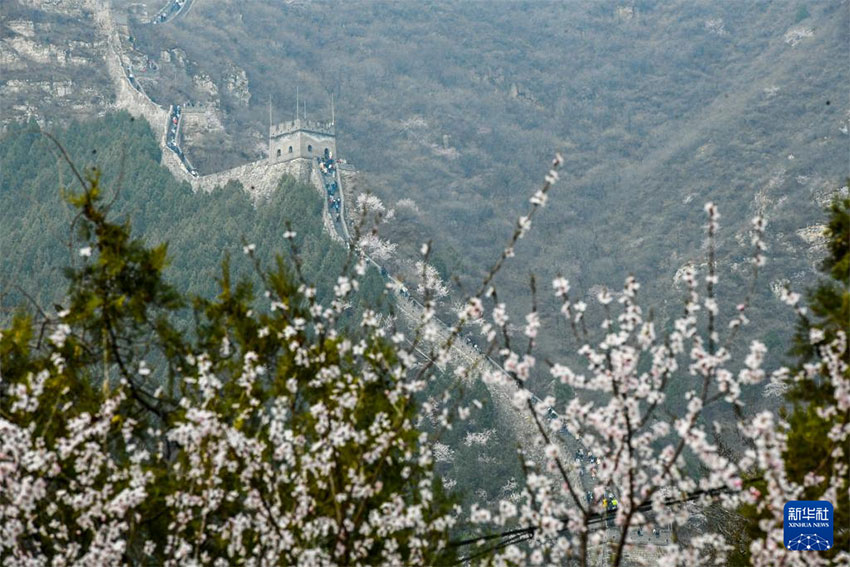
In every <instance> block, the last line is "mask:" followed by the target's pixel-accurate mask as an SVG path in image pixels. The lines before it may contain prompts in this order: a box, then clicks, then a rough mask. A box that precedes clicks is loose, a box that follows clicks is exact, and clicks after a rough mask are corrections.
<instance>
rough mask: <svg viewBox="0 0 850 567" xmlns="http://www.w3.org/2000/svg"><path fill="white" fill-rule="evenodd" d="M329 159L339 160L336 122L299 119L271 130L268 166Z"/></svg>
mask: <svg viewBox="0 0 850 567" xmlns="http://www.w3.org/2000/svg"><path fill="white" fill-rule="evenodd" d="M330 156H336V134H335V132H334V125H333V122H315V121H313V120H307V119H302V118H296V119H295V120H289V121H287V122H281V123H279V124H274V125H272V126H271V127H270V129H269V163H280V162H285V161H290V160H293V159H298V158H307V159H313V158H316V157H330Z"/></svg>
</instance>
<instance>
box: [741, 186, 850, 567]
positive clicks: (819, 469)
mask: <svg viewBox="0 0 850 567" xmlns="http://www.w3.org/2000/svg"><path fill="white" fill-rule="evenodd" d="M825 236H826V238H827V250H828V255H827V257H826V258H825V260H824V262H823V264H822V268H821V269H822V271H823V273H824V275H825V276H826V278H825V279H823V280H822V281H821V282H820V283H819V284H818V285H817V286H816V287H814V288H813V289H811V290H809V296H808V310H807V312H805V313H804V314H801V315H800V319H799V321H798V328H797V334H796V337H795V340H794V345H793V348H792V354H794V355H795V356H796V357H797V359H798V361H799V362H798V366H797V371H798V372H800V374H799V375H800V376H802V378H801V379H792V380H789V390H788V391H787V392H786V395H785V399H786V401H787V402H788V404H789V405H790V409H783V411H782V413H783V415H784V416H785V417H786V419H787V422H788V425H789V430H788V432H787V452H786V453H785V454H784V455H783V458H784V463H785V471H786V473H787V475H788V479H789V480H791V481H793V482H795V483H798V484H799V485H805V486H806V488H805V489H804V491H803V494H801V495H800V496H799V499H800V500H816V499H818V498H819V497H820V496H821V495H823V494H824V492H825V491H826V489H827V488H828V487H830V486H836V487H837V490H836V492H835V500H834V501H833V502H832V504H833V506H834V510H835V517H834V526H835V532H834V534H835V545H834V547H833V548H832V549H831V550H830V551H828V552H825V555H826V556H827V557H829V558H834V557H835V555H836V554H837V553H838V552H840V551H842V550H847V549H848V548H850V529H848V526H850V497H848V489H850V479H848V478H847V476H846V474H844V473H842V472H841V471H842V470H843V471H845V472H846V471H847V470H848V467H849V466H850V443H848V442H847V441H844V442H841V443H839V442H837V441H835V439H834V437H833V436H832V435H830V431H831V430H835V429H836V428H837V429H839V430H840V429H842V428H846V427H848V424H850V416H848V413H847V412H846V411H845V412H841V411H838V412H833V413H829V412H824V410H825V409H826V408H827V407H835V405H836V404H839V405H840V403H842V402H840V401H839V400H838V397H839V396H843V397H845V398H846V396H847V394H846V393H845V392H838V391H837V390H836V388H835V384H834V382H833V381H832V380H830V379H829V376H830V372H831V371H830V369H829V368H827V364H828V359H827V358H826V357H825V356H824V355H822V354H821V353H820V352H818V349H822V348H825V345H827V344H829V343H831V342H832V341H834V340H836V339H837V338H838V334H839V332H840V333H843V334H844V336H845V337H846V336H847V333H848V331H850V198H847V197H836V198H835V199H834V201H833V202H832V204H831V206H830V208H829V222H828V224H827V228H826V231H825ZM842 356H843V362H844V364H845V365H848V364H850V351H848V350H845V351H844V354H843V355H842ZM847 367H848V366H845V368H847ZM807 368H808V369H809V370H810V371H809V372H806V369H807ZM844 378H845V379H846V378H850V373H848V372H847V371H845V373H844ZM842 474H843V476H837V475H842ZM807 476H811V477H813V478H815V479H817V480H815V481H814V482H810V483H804V480H805V479H806V477H807ZM754 488H756V489H757V490H758V491H760V493H761V494H767V490H768V487H767V486H766V485H765V483H764V482H756V483H754ZM741 514H742V516H743V518H744V519H745V520H746V521H745V522H744V523H743V525H742V526H741V531H740V533H739V535H738V536H737V541H736V542H735V543H736V545H735V548H736V553H735V555H734V556H733V559H734V560H733V562H732V564H733V565H743V564H746V563H747V562H748V561H747V558H748V556H749V551H748V548H747V543H748V541H751V540H752V539H755V538H756V537H759V536H760V535H762V534H761V532H760V528H759V526H758V521H759V520H760V519H762V518H761V516H759V514H758V513H757V511H756V507H755V506H753V505H745V506H743V507H742V509H741Z"/></svg>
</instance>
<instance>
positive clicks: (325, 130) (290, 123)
mask: <svg viewBox="0 0 850 567" xmlns="http://www.w3.org/2000/svg"><path fill="white" fill-rule="evenodd" d="M296 130H309V131H310V132H315V133H316V134H324V135H326V136H335V135H336V134H335V132H334V125H333V123H332V122H319V121H318V120H304V119H301V118H296V119H295V120H287V121H286V122H279V123H277V124H274V125H272V127H271V129H270V130H269V136H270V137H275V136H284V135H286V134H292V133H294V132H295V131H296Z"/></svg>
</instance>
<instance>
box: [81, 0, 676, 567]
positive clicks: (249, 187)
mask: <svg viewBox="0 0 850 567" xmlns="http://www.w3.org/2000/svg"><path fill="white" fill-rule="evenodd" d="M87 4H88V5H89V7H90V8H91V9H92V12H93V14H94V19H95V24H96V26H97V28H98V30H99V31H100V32H101V34H103V36H104V37H105V38H106V40H107V44H108V49H107V52H106V66H107V69H108V72H109V76H110V78H111V80H112V82H113V85H114V89H115V102H114V108H115V109H119V110H126V111H127V112H129V113H130V114H131V115H132V116H134V117H136V118H142V119H144V120H146V121H147V122H148V123H149V124H150V126H151V128H152V129H153V130H154V132H155V133H156V135H157V136H158V138H159V145H160V147H161V149H162V158H161V163H162V165H163V166H164V167H166V168H167V169H168V170H169V171H170V172H171V173H172V174H173V175H174V176H175V177H176V178H177V179H180V180H183V181H185V182H187V183H189V184H190V185H191V187H192V189H193V190H194V191H205V192H212V191H214V190H216V189H217V188H222V187H224V186H226V185H227V184H228V183H230V182H238V183H240V184H241V186H242V188H243V191H245V193H246V194H247V196H248V197H249V198H251V199H252V201H254V203H255V204H260V203H261V202H262V201H263V200H264V199H266V198H268V197H269V196H270V195H272V193H273V192H274V191H275V189H276V187H277V185H278V183H279V180H280V179H281V177H282V176H284V175H290V176H292V177H295V178H296V179H298V180H300V181H302V182H307V183H309V184H310V185H312V186H313V187H315V188H316V189H317V191H318V192H319V194H320V195H322V196H323V197H324V184H323V181H322V179H321V175H320V173H319V169H318V167H316V164H315V161H314V160H313V159H308V158H306V157H302V158H297V159H291V160H289V161H275V160H274V159H272V150H271V145H270V148H269V157H268V158H267V159H264V160H259V161H256V162H250V163H245V164H242V165H239V166H236V167H233V168H231V169H228V170H225V171H221V172H217V173H211V174H207V175H199V176H197V177H195V176H193V175H191V174H190V172H189V171H187V169H186V167H185V166H184V164H183V163H182V162H181V160H180V158H179V157H178V156H177V155H176V154H175V153H174V152H173V151H171V150H170V149H169V148H168V147H167V145H166V139H167V133H168V128H169V125H170V121H169V117H170V115H171V113H170V108H165V107H163V106H161V105H159V104H157V103H155V102H154V101H153V100H152V99H151V98H150V97H148V96H147V95H146V94H145V93H144V92H143V91H142V90H141V89H138V88H135V87H134V86H133V84H131V81H130V79H129V77H128V75H127V72H126V69H127V65H125V64H124V61H123V54H122V47H121V41H120V37H119V33H118V29H117V26H116V24H115V21H114V18H113V14H112V8H111V5H110V2H109V0H88V1H87ZM190 5H191V2H190ZM271 134H272V132H270V137H271ZM290 150H291V148H290ZM277 155H280V153H278V154H277ZM356 175H357V173H356V171H355V170H354V168H352V167H347V168H345V170H340V168H337V179H338V181H339V184H340V193H341V200H342V202H343V203H344V202H345V201H351V200H352V199H353V197H354V195H353V194H352V192H351V190H350V189H349V188H347V187H349V186H350V185H351V184H350V183H348V181H350V180H352V179H353V178H354V177H356ZM343 181H346V182H345V183H344V182H343ZM343 207H344V205H343ZM344 212H345V209H344V208H343V213H344ZM343 218H345V217H344V215H343ZM323 224H324V228H325V230H326V232H328V234H330V235H331V237H332V238H333V239H334V240H336V241H338V242H340V243H341V244H344V245H349V244H350V242H349V236H348V229H347V225H345V221H343V225H344V226H345V228H344V230H343V231H342V232H340V231H338V230H337V229H336V228H335V227H334V223H333V220H332V218H331V214H330V212H329V210H328V203H327V200H326V199H325V206H324V214H323ZM369 260H370V261H371V262H372V264H374V265H375V266H376V267H377V268H378V269H380V266H379V265H378V264H377V263H375V262H374V261H372V260H371V259H369ZM396 283H397V284H399V283H400V282H396ZM395 306H396V309H395V311H396V315H397V316H398V317H399V319H400V320H401V321H403V322H404V324H405V325H406V326H407V327H408V328H410V329H417V328H420V326H421V325H422V322H423V321H425V309H424V306H423V305H422V304H421V303H419V302H418V301H416V300H415V299H412V298H403V297H401V296H398V297H397V301H396V304H395ZM428 324H429V325H431V330H430V332H429V333H423V334H421V336H420V340H419V344H420V346H419V348H418V349H417V350H418V352H419V353H420V355H421V356H422V357H423V358H428V357H431V356H433V354H434V353H436V352H438V351H439V350H440V348H441V346H442V345H444V344H447V341H448V339H449V337H450V336H451V334H452V329H451V328H450V327H449V326H447V325H446V324H445V323H443V322H442V321H439V320H438V319H432V320H431V322H430V323H428ZM447 362H448V365H449V366H452V367H455V368H459V367H464V368H468V369H473V370H472V372H470V373H468V374H467V377H466V379H467V380H468V381H475V380H480V379H481V378H482V376H484V375H485V373H489V374H493V373H496V374H501V375H502V376H503V377H505V379H502V380H487V381H485V384H486V386H487V389H488V392H489V394H490V396H491V399H492V400H493V403H494V407H495V409H496V411H497V415H498V419H499V421H500V422H501V423H503V424H504V425H505V426H507V427H509V428H510V429H512V430H513V433H514V436H515V438H516V439H524V440H538V439H539V438H540V436H539V432H538V431H537V426H536V425H535V423H534V421H533V420H532V419H531V418H530V416H529V415H528V414H527V411H526V410H522V411H519V410H517V409H516V408H515V407H514V403H513V399H514V394H515V392H516V390H517V388H516V386H515V385H514V383H513V381H512V380H511V379H508V378H507V377H508V374H507V372H505V370H504V369H503V368H502V367H501V366H500V365H499V364H498V363H497V362H496V361H494V360H493V359H491V358H490V357H489V356H485V355H483V354H482V353H480V352H479V351H478V350H476V349H473V348H472V347H471V346H469V345H467V344H465V343H464V342H463V341H462V340H457V337H456V338H455V340H454V341H453V343H452V346H451V349H450V352H449V357H448V361H447ZM440 368H441V369H443V370H445V365H443V364H441V365H440ZM532 399H533V400H534V401H535V403H538V404H539V403H540V399H539V398H537V397H536V396H533V397H532ZM553 416H554V417H557V413H556V412H554V410H553V409H552V408H548V411H547V412H544V413H542V414H540V418H541V419H542V420H543V421H544V422H546V421H547V418H548V419H551V418H552V417H553ZM559 440H560V442H561V444H562V445H563V446H564V455H567V456H568V455H570V454H572V453H573V452H574V451H576V450H577V449H579V448H581V446H580V443H579V442H578V441H577V440H575V439H574V438H572V437H571V436H569V435H560V436H559ZM527 445H528V444H527V443H526V446H524V447H523V449H524V451H526V455H527V456H528V457H531V458H532V459H533V460H534V461H536V462H537V463H538V464H539V465H540V467H541V470H545V466H543V465H544V463H545V462H546V459H545V457H544V455H543V448H542V446H541V445H540V444H536V445H534V446H531V447H529V446H527ZM566 460H569V458H568V457H567V458H566ZM568 475H569V479H570V483H571V484H572V485H573V486H575V487H578V489H579V490H580V491H582V492H583V491H584V490H585V489H586V488H587V476H585V477H584V478H582V477H581V476H580V475H579V474H578V469H577V467H575V466H572V465H571V466H569V471H568ZM662 531H663V533H664V538H663V539H656V540H655V541H653V540H652V538H650V537H649V536H648V534H644V535H639V534H638V533H632V532H630V533H629V537H628V541H629V546H628V549H627V551H626V553H625V556H624V558H625V560H626V561H627V562H629V563H630V564H636V565H645V564H654V563H656V562H657V560H659V559H660V557H661V555H662V554H663V550H664V548H665V547H666V546H671V545H675V544H674V543H673V542H672V541H671V537H670V532H669V530H668V529H667V528H662ZM617 538H619V531H618V530H617V529H616V528H614V529H609V530H606V534H605V540H606V541H616V539H617ZM608 547H609V546H607V545H602V546H600V547H599V548H597V549H595V550H593V551H592V553H591V554H592V556H593V557H592V560H591V563H592V564H597V565H605V564H607V562H608V561H609V554H610V550H609V549H608Z"/></svg>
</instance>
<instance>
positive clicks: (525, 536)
mask: <svg viewBox="0 0 850 567" xmlns="http://www.w3.org/2000/svg"><path fill="white" fill-rule="evenodd" d="M760 480H762V478H761V477H757V478H752V479H749V480H745V481H744V483H743V484H744V485H747V484H753V483H755V482H758V481H760ZM730 492H740V489H738V490H736V489H732V488H727V487H721V488H710V489H708V490H696V491H694V492H690V493H686V494H684V495H683V496H682V497H680V498H667V499H666V500H664V503H663V505H664V506H676V505H679V504H685V503H687V502H692V501H694V500H697V499H699V498H702V497H704V496H709V497H714V496H719V495H720V494H723V493H730ZM637 510H638V511H639V512H647V511H650V510H652V503H651V502H648V503H646V504H643V505H641V506H638V508H637ZM616 512H617V506H614V507H612V508H610V509H608V510H606V511H604V512H594V513H592V514H590V515H588V517H587V522H586V525H588V526H593V525H596V524H600V523H602V522H605V521H607V520H609V519H611V518H613V517H614V514H615V513H616ZM538 529H539V528H538V527H537V526H529V527H525V528H516V529H513V530H508V531H505V532H500V533H496V534H489V535H484V536H479V537H474V538H469V539H463V540H459V541H450V542H449V546H450V547H455V548H460V547H467V546H470V545H476V544H480V543H483V542H487V541H492V540H504V541H499V542H498V543H497V544H496V545H493V546H491V547H488V548H487V549H484V550H481V551H478V552H476V553H473V554H471V555H468V556H465V557H463V558H461V559H458V560H457V561H456V562H455V563H453V565H460V564H461V563H465V562H467V561H471V560H472V559H476V558H478V557H481V556H484V555H487V554H490V553H492V552H494V551H498V550H499V549H502V548H504V547H508V546H509V545H514V544H516V543H522V542H524V541H529V540H532V539H534V536H535V534H536V532H537V530H538ZM557 533H558V534H568V533H569V529H567V528H565V529H563V530H559V531H558V532H557Z"/></svg>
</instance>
